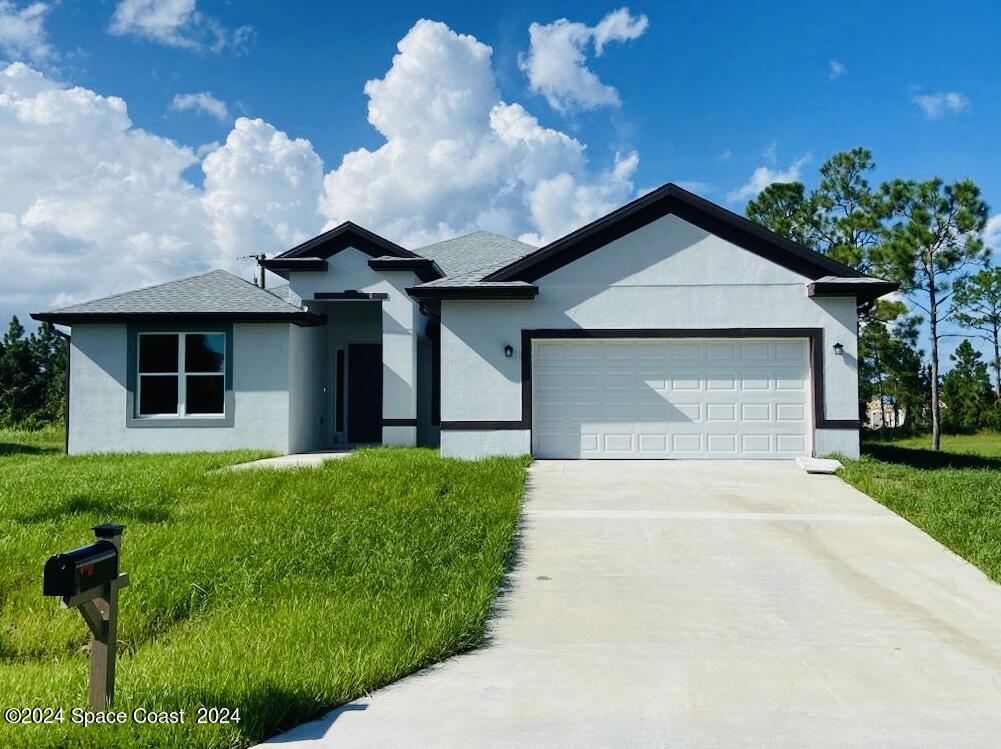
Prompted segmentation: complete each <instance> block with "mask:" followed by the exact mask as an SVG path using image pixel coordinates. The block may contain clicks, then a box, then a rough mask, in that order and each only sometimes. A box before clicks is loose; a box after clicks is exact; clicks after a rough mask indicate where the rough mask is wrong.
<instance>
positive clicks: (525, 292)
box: [407, 283, 539, 301]
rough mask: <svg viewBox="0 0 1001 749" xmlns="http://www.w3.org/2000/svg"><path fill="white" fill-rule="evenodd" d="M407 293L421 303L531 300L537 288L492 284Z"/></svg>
mask: <svg viewBox="0 0 1001 749" xmlns="http://www.w3.org/2000/svg"><path fill="white" fill-rule="evenodd" d="M407 293H408V294H409V295H410V296H411V297H412V298H414V299H418V300H421V301H425V300H434V299H439V300H445V299H452V300H459V299H480V300H483V299H505V300H531V299H534V298H535V297H536V296H538V294H539V287H538V286H535V285H534V284H526V283H512V284H493V285H490V286H412V287H410V288H408V289H407Z"/></svg>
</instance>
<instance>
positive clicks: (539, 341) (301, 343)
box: [33, 184, 895, 459]
mask: <svg viewBox="0 0 1001 749" xmlns="http://www.w3.org/2000/svg"><path fill="white" fill-rule="evenodd" d="M260 264H261V266H262V268H266V269H267V270H269V271H271V272H272V273H275V274H278V275H279V276H282V277H283V278H285V279H287V281H288V283H287V284H283V285H281V286H278V287H274V288H268V289H265V288H263V277H264V272H263V270H261V271H260V272H259V274H258V275H259V279H260V281H259V282H258V284H252V283H250V282H248V281H244V280H241V279H239V278H237V277H236V276H233V275H231V274H229V273H226V272H224V271H213V272H211V273H207V274H204V275H201V276H196V277H194V278H187V279H183V280H179V281H174V282H171V283H166V284H162V285H159V286H154V287H150V288H146V289H141V290H138V291H132V292H127V293H124V294H118V295H116V296H112V297H108V298H106V299H100V300H97V301H93V302H88V303H84V304H78V305H75V306H71V307H65V308H63V309H57V310H53V311H50V312H44V313H38V314H35V315H33V317H34V318H35V319H37V320H48V321H51V322H54V323H58V324H62V325H66V326H71V328H72V338H71V349H70V351H71V353H70V376H69V383H70V384H69V388H70V391H69V423H68V449H69V451H70V452H71V453H87V452H104V451H143V452H145V451H178V450H222V449H229V448H264V449H268V450H273V451H277V452H279V453H288V452H303V451H309V450H325V449H336V448H344V447H351V446H354V445H368V444H380V443H381V444H386V445H418V444H419V445H438V444H440V446H441V451H442V454H443V455H446V456H457V457H465V458H471V457H478V456H484V455H496V454H502V455H517V454H525V453H532V454H534V455H536V456H538V457H543V458H744V459H746V458H791V457H796V456H801V455H822V454H825V453H830V452H835V451H837V452H841V453H844V454H847V455H850V456H854V455H857V454H858V451H859V406H858V387H857V384H858V383H857V360H856V350H857V349H856V344H857V330H858V308H859V307H860V306H862V305H865V304H868V303H871V302H872V301H873V300H874V299H875V298H877V297H878V296H880V295H882V294H886V293H888V292H890V291H892V290H893V289H894V288H895V286H894V285H893V284H891V283H888V282H886V281H882V280H880V279H875V278H870V277H867V276H864V275H862V274H860V273H858V272H857V271H855V270H853V269H851V268H848V267H846V266H844V265H841V264H839V263H837V262H834V261H833V260H831V259H830V258H828V257H826V256H824V255H821V254H818V253H816V252H813V251H811V250H809V249H808V248H806V247H803V246H801V245H799V244H796V243H794V242H791V241H789V240H787V239H785V238H783V237H780V236H778V235H776V234H773V233H771V232H769V231H767V230H765V229H763V228H761V227H759V226H757V225H755V224H753V223H751V222H749V221H747V220H746V219H744V218H742V217H740V216H737V215H735V214H733V213H731V212H729V211H727V210H725V209H723V208H720V207H719V206H717V205H714V204H712V203H710V202H708V201H706V200H704V199H702V198H699V197H697V196H695V195H693V194H691V193H689V192H687V191H685V190H683V189H681V188H679V187H677V186H675V185H671V184H669V185H666V186H664V187H662V188H660V189H658V190H655V191H654V192H651V193H649V194H647V195H645V196H643V197H642V198H639V199H638V200H635V201H634V202H632V203H630V204H628V205H626V206H624V207H622V208H620V209H618V210H616V211H614V212H612V213H610V214H608V215H607V216H605V217H603V218H601V219H599V220H597V221H595V222H593V223H591V224H589V225H588V226H585V227H583V228H582V229H579V230H577V231H575V232H573V233H571V234H569V235H567V236H565V237H563V238H561V239H559V240H557V241H555V242H552V243H551V244H549V245H547V246H545V247H541V248H536V247H532V246H529V245H526V244H524V243H522V242H518V241H515V240H513V239H508V238H505V237H501V236H498V235H496V234H490V233H487V232H476V233H474V234H470V235H468V236H464V237H459V238H456V239H451V240H448V241H445V242H440V243H438V244H433V245H430V246H428V247H422V248H417V249H412V250H409V249H404V248H403V247H400V246H398V245H396V244H394V243H393V242H390V241H388V240H386V239H384V238H382V237H379V236H377V235H375V234H373V233H372V232H369V231H367V230H365V229H362V228H361V227H359V226H356V225H354V224H351V223H345V224H342V225H341V226H338V227H337V228H335V229H332V230H331V231H328V232H325V233H324V234H321V235H320V236H318V237H315V238H314V239H311V240H309V241H308V242H305V243H303V244H301V245H299V246H298V247H294V248H292V249H290V250H288V251H287V252H283V253H281V254H280V255H277V256H275V257H272V258H269V259H263V260H262V261H261V263H260Z"/></svg>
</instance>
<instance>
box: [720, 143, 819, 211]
mask: <svg viewBox="0 0 1001 749" xmlns="http://www.w3.org/2000/svg"><path fill="white" fill-rule="evenodd" d="M810 159H811V156H810V154H804V155H803V156H801V157H800V158H798V159H796V161H794V162H793V163H792V164H790V165H789V168H788V169H772V168H771V167H767V166H759V167H758V168H757V169H755V170H754V171H753V172H752V173H751V176H750V177H749V178H748V179H747V182H745V183H744V184H743V185H741V186H740V187H738V188H737V189H736V190H733V191H732V192H730V193H728V194H727V196H726V199H727V201H729V202H730V203H738V202H740V201H741V200H750V199H751V198H753V197H755V196H756V195H757V194H758V193H759V192H761V191H762V190H764V189H765V188H766V187H768V185H770V184H772V183H774V182H796V181H798V180H799V175H800V172H801V171H802V170H803V167H804V166H805V165H806V164H808V163H810Z"/></svg>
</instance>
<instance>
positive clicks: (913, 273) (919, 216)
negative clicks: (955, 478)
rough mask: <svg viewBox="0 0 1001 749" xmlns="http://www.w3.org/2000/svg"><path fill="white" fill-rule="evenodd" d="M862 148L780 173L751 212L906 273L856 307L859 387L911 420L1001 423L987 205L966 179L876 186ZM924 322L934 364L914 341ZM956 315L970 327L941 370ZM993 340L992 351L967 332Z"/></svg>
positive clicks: (868, 267)
mask: <svg viewBox="0 0 1001 749" xmlns="http://www.w3.org/2000/svg"><path fill="white" fill-rule="evenodd" d="M874 169H875V162H874V161H873V157H872V153H871V152H870V151H868V150H867V149H865V148H854V149H852V150H850V151H843V152H840V153H836V154H835V155H834V156H832V157H831V158H830V159H828V160H827V161H825V162H824V163H823V164H822V165H821V167H820V182H819V184H818V185H817V187H816V188H815V189H814V190H812V191H810V192H807V190H806V188H805V186H804V185H803V183H801V182H786V183H775V184H772V185H769V186H768V187H766V188H765V189H764V190H763V191H762V192H761V193H760V194H759V195H758V196H757V197H756V198H755V199H754V200H752V201H750V202H749V203H748V205H747V208H746V212H747V216H748V218H750V219H751V220H752V221H755V222H757V223H759V224H761V225H762V226H765V227H766V228H768V229H771V230H772V231H775V232H777V233H779V234H782V235H784V236H786V237H789V238H790V239H793V240H795V241H797V242H800V243H801V244H805V245H806V246H808V247H811V248H813V249H814V250H817V251H818V252H821V253H823V254H825V255H828V256H830V257H831V258H833V259H834V260H837V261H839V262H841V263H844V264H845V265H848V266H851V267H852V268H855V269H856V270H859V271H861V272H863V273H866V274H868V275H874V276H878V277H881V278H884V279H886V280H888V281H893V282H896V283H898V284H900V290H901V293H902V295H903V298H904V299H905V300H906V301H903V300H900V299H881V300H878V301H877V302H876V303H875V304H873V305H869V306H867V307H865V308H864V309H862V310H860V315H861V318H860V335H859V394H860V397H861V401H862V403H861V404H860V411H862V413H863V418H864V415H865V413H866V409H865V404H866V403H867V402H868V401H869V400H870V398H872V397H876V398H878V399H880V400H882V399H884V397H887V396H888V397H889V399H892V401H893V405H894V408H898V409H899V408H905V409H906V411H907V424H908V428H909V429H910V430H911V431H923V430H925V429H929V428H930V430H931V433H932V448H933V449H935V450H938V449H939V447H940V438H941V433H942V431H943V429H946V430H949V431H970V430H975V429H978V428H992V429H1001V340H999V338H1001V269H999V268H991V267H990V256H991V248H989V247H987V245H986V244H985V242H984V231H985V229H986V227H987V217H988V210H989V209H988V206H987V203H986V202H985V201H984V200H983V198H982V197H981V194H980V189H979V188H978V187H977V186H976V185H975V184H974V183H973V182H972V181H970V180H959V181H957V182H953V183H950V184H947V183H945V182H944V181H943V180H941V179H939V178H937V177H936V178H933V179H929V180H904V179H892V180H888V181H886V182H883V183H882V184H880V185H879V186H876V187H874V186H872V185H871V184H870V182H869V175H870V174H871V173H872V171H873V170H874ZM924 321H927V323H928V337H927V343H928V346H929V352H928V356H927V363H926V359H925V352H924V351H922V350H921V349H919V348H918V341H919V338H920V335H919V331H920V326H921V324H922V322H924ZM948 322H952V323H955V325H956V327H957V329H958V330H959V331H961V332H960V333H959V335H961V336H963V337H965V338H966V340H964V341H962V342H961V343H960V345H959V346H958V347H957V348H956V350H955V352H954V353H953V354H952V355H951V356H950V360H951V362H952V367H951V369H950V370H949V372H948V373H946V374H945V375H944V376H943V375H942V362H941V356H940V344H941V342H942V340H943V339H944V338H946V337H947V336H951V335H954V334H953V333H948V332H946V331H945V329H944V328H943V325H944V324H945V323H948ZM971 338H978V339H981V340H984V341H986V342H987V344H988V347H989V349H990V351H991V352H992V354H993V356H992V361H991V362H990V363H989V366H990V368H992V369H993V370H994V376H995V383H994V384H993V385H992V384H991V380H990V374H989V370H988V362H985V361H984V360H983V357H982V355H981V354H980V352H978V351H977V350H976V349H975V348H974V347H973V345H972V344H971V343H970V340H969V339H971Z"/></svg>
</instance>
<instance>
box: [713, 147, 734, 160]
mask: <svg viewBox="0 0 1001 749" xmlns="http://www.w3.org/2000/svg"><path fill="white" fill-rule="evenodd" d="M732 158H733V151H732V150H731V149H729V148H726V149H724V150H722V151H720V154H719V156H717V157H716V160H717V161H729V160H730V159H732Z"/></svg>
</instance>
